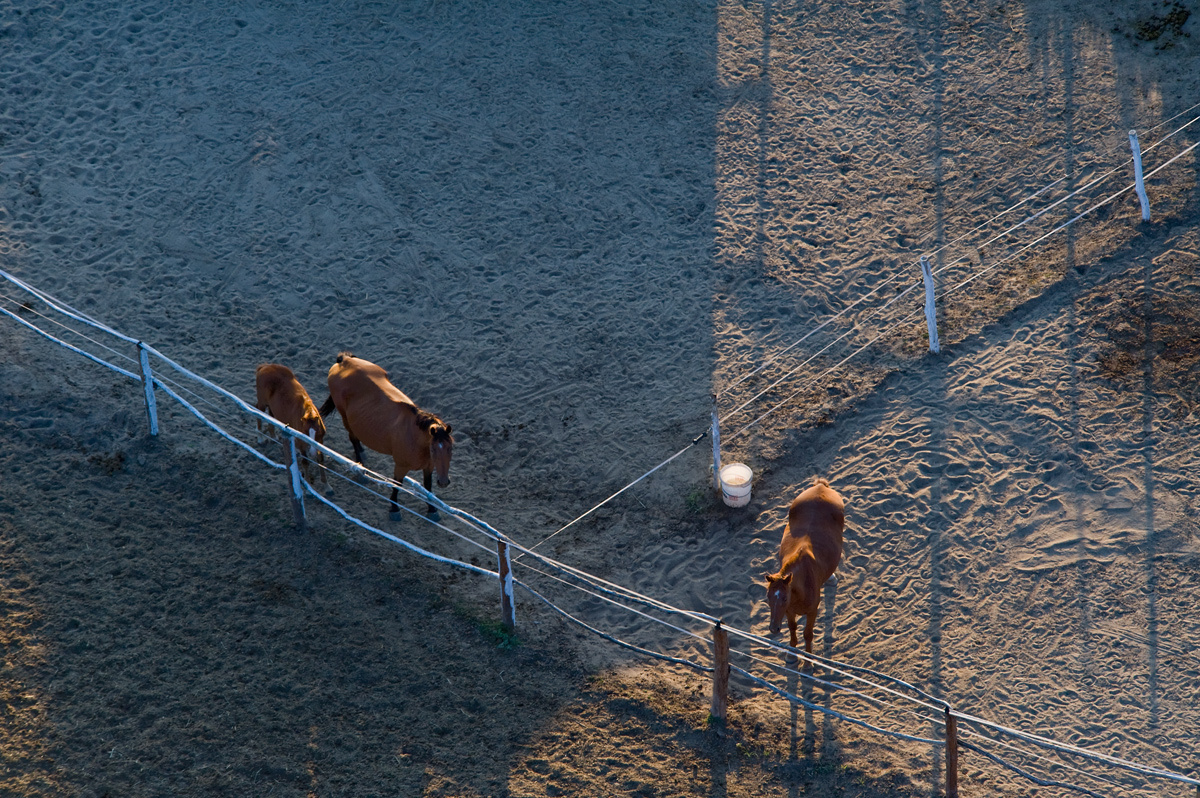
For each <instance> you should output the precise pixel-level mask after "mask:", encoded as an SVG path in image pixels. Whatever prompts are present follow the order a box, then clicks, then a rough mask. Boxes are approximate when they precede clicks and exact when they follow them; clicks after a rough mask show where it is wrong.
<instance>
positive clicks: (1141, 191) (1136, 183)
mask: <svg viewBox="0 0 1200 798" xmlns="http://www.w3.org/2000/svg"><path fill="white" fill-rule="evenodd" d="M1129 148H1130V149H1131V150H1133V187H1134V191H1136V192H1137V198H1138V203H1139V204H1140V205H1141V206H1142V221H1143V222H1148V221H1150V198H1149V197H1147V196H1146V179H1145V177H1144V176H1143V174H1142V145H1141V144H1139V143H1138V135H1137V131H1136V130H1131V131H1129Z"/></svg>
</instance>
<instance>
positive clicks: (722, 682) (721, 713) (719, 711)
mask: <svg viewBox="0 0 1200 798" xmlns="http://www.w3.org/2000/svg"><path fill="white" fill-rule="evenodd" d="M728 707H729V633H728V632H726V631H725V630H724V629H722V628H721V622H720V621H717V625H716V626H714V627H713V688H712V706H711V707H710V708H709V711H708V712H709V715H711V716H712V718H713V720H716V721H717V722H718V723H724V722H725V716H726V714H727V710H728Z"/></svg>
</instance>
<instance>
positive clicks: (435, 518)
mask: <svg viewBox="0 0 1200 798" xmlns="http://www.w3.org/2000/svg"><path fill="white" fill-rule="evenodd" d="M425 517H426V518H427V519H429V520H430V521H432V522H434V523H435V524H436V523H438V522H439V521H441V520H442V514H441V513H439V512H438V511H437V510H434V511H433V512H432V513H425Z"/></svg>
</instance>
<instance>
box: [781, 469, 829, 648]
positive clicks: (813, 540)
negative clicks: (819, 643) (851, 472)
mask: <svg viewBox="0 0 1200 798" xmlns="http://www.w3.org/2000/svg"><path fill="white" fill-rule="evenodd" d="M844 507H845V505H844V503H843V502H842V497H841V496H839V495H838V494H837V491H835V490H834V489H833V488H831V487H829V483H828V482H826V481H825V480H823V479H818V480H817V481H816V482H815V483H813V485H812V487H810V488H808V489H807V490H805V491H804V492H803V493H801V494H800V495H799V496H797V497H796V500H795V501H794V502H792V506H791V507H790V508H789V509H788V520H787V527H785V528H784V530H783V540H782V541H780V543H779V573H776V574H770V573H769V574H767V575H766V576H767V605H768V606H769V607H770V608H771V632H772V633H773V634H778V633H779V632H780V631H781V630H782V628H783V616H784V615H787V621H788V628H789V629H791V632H792V647H793V648H795V647H796V642H797V641H796V617H797V616H798V615H806V616H808V620H807V622H806V623H805V624H804V650H805V651H807V652H808V653H809V654H811V653H812V650H813V646H812V643H813V626H814V625H816V622H817V608H818V607H819V606H820V604H821V586H822V585H824V584H825V580H827V579H829V577H830V576H832V575H833V572H834V571H835V570H837V567H838V563H839V562H840V561H841V559H842V530H843V529H844V528H845V526H846V516H845V512H844Z"/></svg>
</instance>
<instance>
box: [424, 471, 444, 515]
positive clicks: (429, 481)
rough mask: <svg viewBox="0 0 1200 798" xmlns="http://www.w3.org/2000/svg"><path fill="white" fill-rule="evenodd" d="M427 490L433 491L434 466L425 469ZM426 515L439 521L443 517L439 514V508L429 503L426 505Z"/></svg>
mask: <svg viewBox="0 0 1200 798" xmlns="http://www.w3.org/2000/svg"><path fill="white" fill-rule="evenodd" d="M425 490H427V491H429V492H430V493H433V469H432V468H426V469H425ZM425 515H426V516H428V518H429V520H430V521H437V520H438V519H439V518H441V516H440V515H438V511H437V508H436V507H434V506H433V505H432V504H428V503H427V504H426V505H425Z"/></svg>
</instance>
